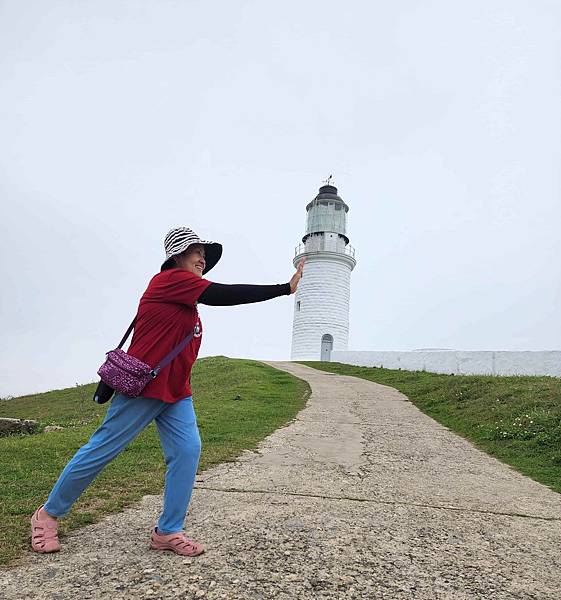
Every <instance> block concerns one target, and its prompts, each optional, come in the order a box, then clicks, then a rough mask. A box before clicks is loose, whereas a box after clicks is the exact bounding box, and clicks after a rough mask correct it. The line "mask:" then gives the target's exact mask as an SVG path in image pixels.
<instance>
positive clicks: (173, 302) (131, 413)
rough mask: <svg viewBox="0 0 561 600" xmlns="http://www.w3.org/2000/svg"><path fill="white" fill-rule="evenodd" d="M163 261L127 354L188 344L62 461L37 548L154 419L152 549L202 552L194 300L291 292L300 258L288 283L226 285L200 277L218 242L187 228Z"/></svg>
mask: <svg viewBox="0 0 561 600" xmlns="http://www.w3.org/2000/svg"><path fill="white" fill-rule="evenodd" d="M164 248H165V251H166V260H165V262H164V263H163V265H162V267H161V271H160V273H158V274H157V275H155V276H154V277H153V278H152V280H151V281H150V283H149V284H148V288H147V289H146V291H145V292H144V294H143V296H142V298H141V299H140V304H139V308H138V313H137V317H136V322H135V327H134V334H133V338H132V341H131V345H130V348H129V349H128V351H127V352H128V354H130V355H132V356H134V357H136V358H138V359H140V360H142V361H143V362H145V363H147V364H149V365H152V366H156V364H157V363H158V361H159V360H161V359H162V357H164V356H166V355H167V354H168V353H169V352H170V351H171V350H172V349H173V348H175V347H176V346H178V344H179V343H180V342H181V341H182V340H183V339H184V338H185V337H186V333H190V332H194V333H193V338H192V340H191V342H190V343H189V344H188V345H187V346H186V347H185V348H184V349H183V350H182V351H181V353H180V354H178V355H177V356H176V357H175V358H174V359H173V361H172V362H171V363H170V364H168V365H167V366H166V367H164V368H162V370H161V371H160V372H159V373H158V376H157V377H156V378H155V379H152V380H151V381H150V382H149V383H148V385H147V386H146V387H145V388H144V389H143V391H142V396H141V397H137V398H129V397H127V396H124V395H123V394H120V393H119V394H116V395H115V397H114V398H113V401H112V403H111V405H110V407H109V409H108V411H107V414H106V416H105V419H104V420H103V423H102V424H101V426H100V427H99V428H98V429H97V430H96V431H95V432H94V434H93V435H92V437H91V438H90V440H89V441H88V442H87V443H86V444H85V445H84V446H82V448H80V450H78V452H77V453H76V454H75V455H74V457H73V458H72V459H71V461H70V462H69V463H68V464H67V465H66V467H65V469H64V470H63V472H62V473H61V475H60V477H59V479H58V481H57V482H56V484H55V486H54V488H53V489H52V491H51V493H50V495H49V497H48V499H47V502H46V503H45V504H44V505H43V506H41V507H39V508H38V509H37V510H36V511H35V513H34V514H33V517H32V518H31V545H32V548H33V550H35V551H36V552H42V553H46V552H57V551H59V550H60V543H59V540H58V536H57V525H58V518H60V517H64V516H65V515H67V514H68V512H69V511H70V508H71V507H72V505H73V504H74V502H75V501H76V500H77V499H78V497H79V496H80V494H81V493H82V492H83V491H84V490H85V489H86V487H87V486H88V485H89V484H90V483H91V482H92V481H93V479H94V478H95V477H96V475H97V474H98V473H99V472H100V471H101V470H102V469H103V467H105V465H107V464H108V463H109V462H110V461H111V460H112V459H114V458H115V457H116V456H117V455H118V454H119V453H120V452H121V451H122V450H123V449H124V448H125V447H126V446H127V445H128V444H129V443H130V442H131V441H132V440H133V439H134V438H135V437H136V436H137V435H138V434H139V433H140V432H141V431H142V430H143V429H144V428H145V427H146V426H147V425H148V424H149V423H151V422H152V421H153V420H154V421H155V422H156V426H157V428H158V433H159V435H160V440H161V443H162V448H163V451H164V457H165V461H166V465H167V471H166V476H165V489H164V504H163V510H162V513H161V515H160V517H159V520H158V524H157V526H156V527H154V529H153V530H152V533H151V543H150V547H151V548H153V549H154V550H172V551H173V552H175V553H176V554H180V555H182V556H197V555H198V554H201V553H202V552H204V548H203V546H202V545H201V544H199V543H197V542H195V541H193V540H190V539H188V538H187V537H186V535H185V533H184V531H183V522H184V519H185V515H186V513H187V507H188V505H189V500H190V498H191V492H192V490H193V485H194V482H195V475H196V472H197V467H198V464H199V455H200V450H201V441H200V437H199V431H198V428H197V421H196V417H195V412H194V410H193V400H192V397H191V387H190V375H191V368H192V367H193V363H194V362H195V360H196V358H197V354H198V352H199V347H200V345H201V336H202V331H203V330H202V325H201V321H200V318H199V314H198V312H197V303H198V302H200V303H202V304H209V305H213V306H231V305H235V304H246V303H249V302H261V301H263V300H269V299H271V298H276V297H277V296H283V295H289V294H293V293H294V292H295V291H296V288H297V286H298V282H299V281H300V278H301V277H302V269H303V267H304V261H301V262H300V264H299V265H298V267H297V270H296V273H295V274H294V276H293V277H292V279H291V280H290V282H289V283H285V284H280V285H223V284H219V283H212V282H210V281H208V280H207V279H204V278H203V275H205V274H206V273H208V271H210V269H212V267H214V265H216V263H217V262H218V261H219V259H220V257H221V255H222V246H221V245H220V244H217V243H216V242H209V241H204V240H201V239H200V238H199V237H198V236H197V235H196V234H195V232H193V231H192V230H191V229H189V228H187V227H178V228H176V229H172V230H171V231H170V232H169V233H168V234H167V235H166V237H165V240H164Z"/></svg>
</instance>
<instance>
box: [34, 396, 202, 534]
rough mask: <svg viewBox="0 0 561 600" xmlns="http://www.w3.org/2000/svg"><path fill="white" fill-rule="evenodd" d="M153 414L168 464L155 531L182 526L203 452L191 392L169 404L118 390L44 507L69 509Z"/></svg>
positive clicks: (57, 511) (55, 511)
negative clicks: (162, 499)
mask: <svg viewBox="0 0 561 600" xmlns="http://www.w3.org/2000/svg"><path fill="white" fill-rule="evenodd" d="M152 420H155V421H156V426H157V427H158V432H159V434H160V441H161V444H162V448H163V450H164V457H165V460H166V465H167V471H166V479H165V490H164V507H163V511H162V514H161V515H160V518H159V520H158V531H159V532H161V533H163V534H166V533H176V532H178V531H182V529H183V521H184V519H185V514H186V513H187V507H188V506H189V501H190V499H191V492H192V491H193V485H194V483H195V475H196V473H197V466H198V464H199V456H200V453H201V438H200V436H199V429H198V427H197V419H196V416H195V411H194V409H193V399H192V398H191V396H189V397H188V398H185V399H183V400H180V401H179V402H176V403H174V404H167V403H165V402H162V401H161V400H155V399H154V398H143V397H138V398H129V397H127V396H123V394H117V395H116V396H115V397H114V398H113V401H112V402H111V406H110V407H109V409H108V410H107V414H106V415H105V419H104V420H103V423H102V424H101V425H100V427H99V428H98V429H97V430H96V431H95V432H94V433H93V435H92V437H91V438H90V439H89V441H88V442H87V443H86V444H85V445H84V446H82V447H81V448H80V449H79V450H78V452H76V454H75V455H74V457H73V458H72V460H71V461H70V462H69V463H68V464H67V465H66V467H65V468H64V470H63V471H62V473H61V474H60V477H59V478H58V481H57V482H56V484H55V486H54V488H53V489H52V491H51V493H50V495H49V498H48V500H47V502H46V504H45V510H46V511H47V512H48V513H49V514H50V515H53V516H54V517H63V516H65V515H66V514H68V512H69V511H70V508H71V507H72V505H73V504H74V502H75V501H76V500H77V499H78V497H79V496H80V494H81V493H82V492H83V491H84V490H85V489H86V488H87V487H88V485H89V484H90V483H91V482H92V481H93V479H94V478H95V477H96V475H98V473H99V472H100V471H101V470H102V469H103V467H105V465H107V464H108V463H109V462H110V461H111V460H113V459H114V458H115V457H116V456H117V455H118V454H119V453H120V452H121V451H122V450H124V449H125V447H126V446H127V445H128V444H129V443H130V442H131V441H132V440H133V439H134V438H135V437H136V436H137V435H138V434H139V433H140V432H141V431H142V430H143V429H144V428H145V427H146V426H147V425H149V424H150V423H151V422H152ZM133 476H134V475H133Z"/></svg>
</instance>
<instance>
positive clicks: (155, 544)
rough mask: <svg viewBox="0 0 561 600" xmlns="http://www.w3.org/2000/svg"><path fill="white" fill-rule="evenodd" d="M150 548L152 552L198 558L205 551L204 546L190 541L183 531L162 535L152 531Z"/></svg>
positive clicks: (154, 530)
mask: <svg viewBox="0 0 561 600" xmlns="http://www.w3.org/2000/svg"><path fill="white" fill-rule="evenodd" d="M150 548H152V550H171V551H172V552H175V553H176V554H180V555H181V556H198V555H199V554H202V553H203V552H204V551H205V549H204V546H203V545H202V544H199V543H197V542H195V541H193V540H190V539H188V538H187V536H186V535H185V533H184V532H183V531H179V532H177V533H168V534H160V533H158V532H157V531H156V528H154V529H153V530H152V535H151V536H150Z"/></svg>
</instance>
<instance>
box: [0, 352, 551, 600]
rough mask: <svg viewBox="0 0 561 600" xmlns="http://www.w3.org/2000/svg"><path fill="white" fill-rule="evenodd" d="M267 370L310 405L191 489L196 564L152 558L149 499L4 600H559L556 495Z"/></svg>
mask: <svg viewBox="0 0 561 600" xmlns="http://www.w3.org/2000/svg"><path fill="white" fill-rule="evenodd" d="M269 364H271V365H273V366H275V367H277V368H279V369H283V370H286V371H288V372H290V373H293V374H294V375H296V376H297V377H300V378H302V379H305V380H306V381H308V382H309V383H310V385H311V387H312V397H311V399H310V401H309V403H308V405H307V407H306V408H305V409H304V410H303V411H301V412H300V414H299V415H298V417H297V419H296V420H295V421H294V422H293V423H292V424H290V425H289V426H288V427H285V428H283V429H280V430H278V431H276V432H275V433H274V434H273V435H271V436H270V437H268V438H267V439H266V440H265V441H264V442H263V443H262V444H261V445H260V447H259V449H258V451H257V452H255V453H253V452H248V453H246V454H245V455H244V456H242V457H241V459H240V460H239V461H237V462H235V463H229V464H224V465H221V466H219V467H216V468H214V469H211V470H209V471H206V472H205V473H203V474H202V476H201V477H200V478H199V479H198V483H197V489H196V491H195V494H194V499H193V502H192V505H191V514H190V516H189V517H188V531H189V533H192V534H193V536H196V538H197V539H198V540H200V541H202V542H204V543H205V544H206V545H207V548H208V551H207V553H206V554H204V555H203V556H201V557H199V558H197V559H186V560H183V559H181V558H179V557H177V556H176V555H173V554H171V553H158V552H154V551H149V550H148V548H147V535H148V531H149V529H150V526H151V525H152V523H153V522H154V520H155V519H156V516H157V514H158V512H159V508H160V502H161V499H160V497H157V496H150V497H146V498H144V499H143V500H142V502H140V503H139V504H138V505H137V506H135V508H133V509H130V510H127V511H126V512H125V513H123V514H119V515H113V516H111V517H108V518H107V519H105V520H104V521H103V522H102V523H100V524H97V525H94V526H91V527H87V528H85V529H83V530H81V531H80V532H77V533H74V534H72V535H71V536H68V537H67V538H65V539H64V547H63V551H62V552H61V553H60V554H58V555H49V556H38V555H34V556H30V557H29V558H26V559H25V560H24V564H23V565H22V566H21V567H17V568H15V569H11V570H9V571H6V570H4V571H3V572H1V573H0V598H8V599H14V598H26V599H27V598H53V599H60V600H63V599H66V598H68V599H70V598H72V599H75V598H101V597H103V598H123V599H133V598H134V599H138V598H185V599H187V598H208V599H215V598H233V599H236V600H237V599H244V598H248V599H256V598H263V599H265V598H280V599H286V600H288V599H300V598H367V599H369V600H370V599H373V600H374V599H388V600H390V599H391V600H394V599H395V600H397V599H407V600H417V599H418V600H424V599H427V600H428V599H431V600H432V599H443V600H444V599H447V600H448V599H449V600H476V599H493V600H503V599H520V600H522V599H524V600H526V599H527V600H530V599H531V600H545V599H548V600H559V599H561V496H560V495H559V494H556V493H554V492H552V491H551V490H549V489H548V488H546V487H544V486H542V485H540V484H538V483H535V482H534V481H532V480H530V479H528V478H526V477H523V476H522V475H520V474H518V473H516V472H515V471H513V470H512V469H510V468H509V467H507V466H505V465H503V464H501V463H499V462H498V461H496V460H494V459H492V458H490V457H488V456H487V455H485V454H483V453H482V452H480V451H478V450H476V449H475V448H474V447H473V446H471V445H470V443H469V442H467V441H465V440H464V439H462V438H460V437H457V436H456V435H454V434H453V433H451V432H450V431H448V430H447V429H445V428H444V427H442V426H440V425H438V424H437V423H436V422H435V421H433V420H432V419H430V418H428V417H426V416H424V415H423V414H422V413H421V412H419V411H418V410H417V409H416V408H415V407H414V406H413V405H412V404H411V403H410V402H408V400H407V398H406V397H405V396H403V395H402V394H400V393H399V392H397V391H396V390H394V389H393V388H389V387H385V386H382V385H378V384H375V383H371V382H368V381H364V380H361V379H356V378H352V377H343V376H338V375H332V374H327V373H324V372H320V371H315V370H313V369H309V368H307V367H304V366H301V365H298V364H294V363H269ZM37 585H41V586H42V588H41V590H40V592H38V593H37V592H36V591H35V590H37V587H36V586H37Z"/></svg>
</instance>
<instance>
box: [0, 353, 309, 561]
mask: <svg viewBox="0 0 561 600" xmlns="http://www.w3.org/2000/svg"><path fill="white" fill-rule="evenodd" d="M192 388H193V398H194V404H195V410H196V413H197V420H198V423H199V430H200V433H201V438H202V442H203V450H202V455H201V463H200V467H199V470H200V471H202V470H204V469H207V468H209V467H210V466H212V465H215V464H217V463H220V462H224V461H231V460H233V459H234V458H235V457H236V456H238V455H239V454H240V453H241V451H242V450H244V449H251V448H254V447H255V446H256V445H257V443H258V442H259V441H260V440H261V439H263V438H264V437H266V436H267V435H269V434H270V433H272V432H273V431H274V430H275V429H278V428H279V427H281V426H282V425H284V424H286V423H287V422H289V421H290V420H291V419H293V418H294V416H295V415H296V413H297V412H298V411H299V410H300V409H301V408H302V407H303V406H304V404H305V402H306V400H307V398H308V397H309V393H310V388H309V386H308V384H307V383H306V382H304V381H302V380H299V379H296V378H295V377H293V376H291V375H289V374H288V373H284V372H282V371H278V370H277V369H273V368H272V367H269V366H267V365H264V364H262V363H258V362H254V361H249V360H234V359H228V358H225V357H222V356H218V357H210V358H203V359H200V360H199V361H197V363H196V364H195V367H194V370H193V378H192ZM94 389H95V384H89V385H83V386H76V387H74V388H69V389H65V390H55V391H51V392H46V393H43V394H34V395H32V396H23V397H21V398H14V399H11V400H5V401H1V402H0V416H1V417H16V418H22V419H35V420H38V421H39V422H40V425H41V429H42V427H43V426H45V425H61V426H63V427H64V429H63V430H60V431H54V432H50V433H39V434H33V435H18V436H9V437H3V438H0V520H1V523H2V524H3V525H2V528H1V529H0V564H7V563H9V562H11V561H13V560H14V559H16V558H18V557H19V556H21V555H22V554H23V553H24V552H25V550H26V549H27V548H28V547H29V518H30V516H31V514H32V513H33V511H34V510H35V508H36V507H37V506H38V505H40V504H42V503H43V502H44V501H45V499H46V497H47V495H48V493H49V491H50V490H51V488H52V486H53V484H54V483H55V481H56V479H57V477H58V475H59V473H60V471H61V470H62V469H63V468H64V466H65V465H66V463H67V462H68V460H69V459H70V458H72V456H73V454H74V453H75V452H76V450H78V448H80V446H82V445H83V444H84V443H85V442H86V441H87V440H88V438H89V436H90V435H91V434H92V432H93V431H94V430H95V429H96V428H97V426H98V425H99V424H100V423H101V421H102V419H103V417H104V415H105V412H106V410H107V407H108V406H109V405H108V404H105V405H102V406H100V405H97V404H95V403H94V402H93V400H92V395H93V391H94ZM236 396H241V400H235V399H234V398H235V397H236ZM164 472H165V464H164V460H163V457H162V451H161V447H160V442H159V438H158V435H157V431H156V428H155V426H154V425H153V424H152V425H150V426H149V427H148V428H147V429H146V430H145V431H144V432H143V433H142V434H140V436H139V437H138V438H137V439H136V440H135V441H134V442H133V443H132V444H131V445H130V446H129V447H128V448H127V449H126V450H125V451H124V452H123V453H122V454H121V455H120V456H119V457H118V458H117V459H115V460H114V461H113V462H112V463H111V464H110V465H109V466H108V467H106V469H105V470H104V471H102V473H101V474H100V475H99V476H98V478H97V479H96V480H95V481H94V482H93V484H92V485H91V486H90V487H89V488H88V489H87V490H86V492H85V493H84V494H83V495H82V496H81V497H80V499H79V500H78V502H77V503H76V505H75V507H74V509H73V510H72V512H71V513H70V515H69V516H68V517H67V518H65V519H64V520H62V521H61V526H60V532H61V534H62V535H64V534H65V533H68V532H69V531H71V530H74V529H76V528H78V527H81V526H83V525H86V524H90V523H94V522H97V521H99V520H100V519H101V518H102V517H103V516H104V515H106V514H108V513H111V512H115V511H119V510H122V509H123V508H125V507H126V506H129V505H131V504H132V503H134V502H135V501H136V500H138V499H140V498H141V497H142V496H144V495H146V494H157V493H160V492H161V491H162V489H163V478H164ZM148 525H149V524H147V526H148Z"/></svg>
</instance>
